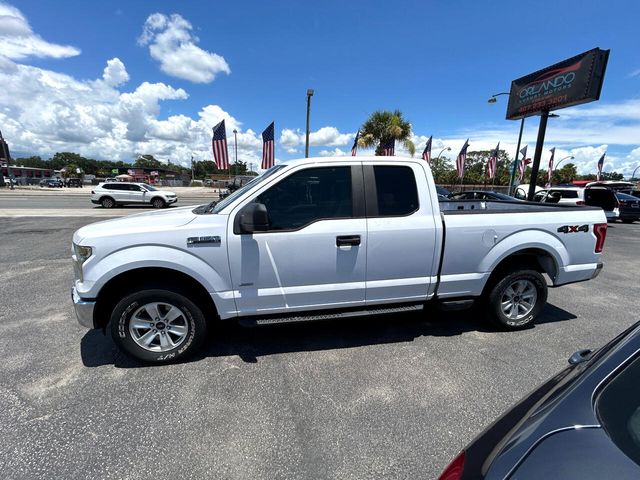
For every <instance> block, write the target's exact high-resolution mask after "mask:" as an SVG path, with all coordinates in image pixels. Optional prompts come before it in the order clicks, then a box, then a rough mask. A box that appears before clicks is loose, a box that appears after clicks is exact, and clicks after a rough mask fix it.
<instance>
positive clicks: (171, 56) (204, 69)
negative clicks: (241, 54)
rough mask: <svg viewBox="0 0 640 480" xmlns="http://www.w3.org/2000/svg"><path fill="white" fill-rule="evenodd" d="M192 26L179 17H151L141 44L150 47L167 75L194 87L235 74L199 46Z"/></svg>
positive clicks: (152, 55) (154, 57)
mask: <svg viewBox="0 0 640 480" xmlns="http://www.w3.org/2000/svg"><path fill="white" fill-rule="evenodd" d="M192 30H193V27H192V25H191V23H190V22H189V21H188V20H186V19H184V18H183V17H182V16H180V15H178V14H173V15H171V16H167V15H164V14H162V13H154V14H152V15H149V17H148V18H147V20H146V22H145V23H144V27H143V32H142V35H141V36H140V38H139V39H138V43H139V44H140V45H149V53H150V54H151V57H152V58H153V59H154V60H157V61H158V62H160V69H161V70H162V71H163V72H164V73H166V74H167V75H171V76H173V77H177V78H182V79H184V80H189V81H190V82H194V83H211V82H212V81H213V80H214V79H215V78H216V75H218V74H219V73H226V74H229V73H231V69H230V68H229V65H228V64H227V62H226V60H225V59H224V58H223V57H221V56H220V55H218V54H216V53H211V52H207V51H206V50H203V49H202V48H200V47H198V46H197V43H198V42H199V39H198V37H196V36H195V35H193V34H192V33H191V31H192Z"/></svg>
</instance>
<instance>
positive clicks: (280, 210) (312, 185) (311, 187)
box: [256, 167, 353, 230]
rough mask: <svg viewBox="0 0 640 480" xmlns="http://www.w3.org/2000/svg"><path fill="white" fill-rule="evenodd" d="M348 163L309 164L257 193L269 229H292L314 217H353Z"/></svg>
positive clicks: (307, 223) (310, 221)
mask: <svg viewBox="0 0 640 480" xmlns="http://www.w3.org/2000/svg"><path fill="white" fill-rule="evenodd" d="M352 198H353V197H352V193H351V167H321V168H309V169H306V170H301V171H299V172H296V173H293V174H292V175H290V176H288V177H287V178H285V179H284V180H282V181H281V182H279V183H278V184H276V185H274V186H273V187H271V188H270V189H269V190H267V191H266V192H264V193H263V194H262V195H260V196H259V197H258V198H257V199H256V201H257V202H258V203H263V204H264V205H265V206H266V207H267V211H268V212H269V218H270V220H271V230H296V229H299V228H302V227H304V226H306V225H309V224H310V223H313V222H315V221H318V220H328V219H332V218H351V217H353V199H352Z"/></svg>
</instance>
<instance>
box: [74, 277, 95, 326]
mask: <svg viewBox="0 0 640 480" xmlns="http://www.w3.org/2000/svg"><path fill="white" fill-rule="evenodd" d="M71 299H72V300H73V309H74V310H75V312H76V318H77V319H78V323H79V324H80V325H82V326H83V327H87V328H95V325H94V323H93V310H94V309H95V306H96V302H95V301H93V300H83V299H82V298H80V296H79V295H78V292H76V288H75V287H73V288H72V289H71Z"/></svg>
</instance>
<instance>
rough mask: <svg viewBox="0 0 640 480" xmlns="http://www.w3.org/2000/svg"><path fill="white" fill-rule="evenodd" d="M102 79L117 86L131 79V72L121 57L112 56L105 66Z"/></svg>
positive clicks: (110, 84) (112, 85)
mask: <svg viewBox="0 0 640 480" xmlns="http://www.w3.org/2000/svg"><path fill="white" fill-rule="evenodd" d="M102 79H103V80H104V81H105V82H106V83H107V85H109V86H111V87H117V86H118V85H122V84H123V83H125V82H127V81H129V74H128V73H127V69H126V68H125V67H124V63H122V61H121V60H120V59H119V58H112V59H111V60H108V61H107V66H106V67H104V71H103V73H102Z"/></svg>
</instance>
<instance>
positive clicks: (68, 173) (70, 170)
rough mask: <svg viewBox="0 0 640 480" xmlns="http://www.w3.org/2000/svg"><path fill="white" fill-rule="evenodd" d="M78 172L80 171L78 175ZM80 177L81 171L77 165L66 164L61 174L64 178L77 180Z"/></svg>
mask: <svg viewBox="0 0 640 480" xmlns="http://www.w3.org/2000/svg"><path fill="white" fill-rule="evenodd" d="M78 170H80V173H78ZM81 176H82V169H81V168H80V167H79V166H78V165H76V164H75V163H68V164H67V165H65V167H64V173H63V177H64V178H79V177H81Z"/></svg>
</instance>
